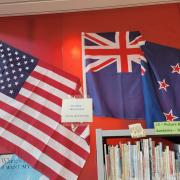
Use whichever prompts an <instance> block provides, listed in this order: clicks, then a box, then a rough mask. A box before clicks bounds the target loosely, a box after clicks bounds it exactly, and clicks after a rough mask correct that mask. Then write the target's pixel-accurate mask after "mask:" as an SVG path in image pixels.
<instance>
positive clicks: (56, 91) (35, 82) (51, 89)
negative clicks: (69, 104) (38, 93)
mask: <svg viewBox="0 0 180 180" xmlns="http://www.w3.org/2000/svg"><path fill="white" fill-rule="evenodd" d="M26 82H28V83H30V84H32V85H34V86H36V87H39V88H41V89H43V90H45V91H47V92H49V93H51V94H53V95H54V96H57V97H59V98H61V99H64V98H67V97H68V96H69V95H68V94H66V93H65V92H63V91H61V90H59V89H56V88H55V87H53V86H51V85H49V84H47V83H45V82H43V81H41V80H39V79H36V78H34V77H32V76H29V77H28V78H27V79H26Z"/></svg>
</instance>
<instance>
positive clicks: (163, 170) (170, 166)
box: [104, 138, 180, 180]
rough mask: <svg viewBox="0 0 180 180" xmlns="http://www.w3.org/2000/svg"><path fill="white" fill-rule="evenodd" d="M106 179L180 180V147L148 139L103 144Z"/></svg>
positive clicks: (179, 145)
mask: <svg viewBox="0 0 180 180" xmlns="http://www.w3.org/2000/svg"><path fill="white" fill-rule="evenodd" d="M104 155H105V156H104V158H105V170H106V171H105V177H106V180H180V144H176V145H173V148H172V147H171V148H170V147H169V146H168V145H165V144H163V143H162V142H155V141H154V140H152V139H151V138H149V139H141V140H140V141H136V142H134V143H131V142H127V143H119V144H118V145H115V146H113V145H107V144H104Z"/></svg>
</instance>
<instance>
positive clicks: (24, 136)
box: [0, 41, 90, 180]
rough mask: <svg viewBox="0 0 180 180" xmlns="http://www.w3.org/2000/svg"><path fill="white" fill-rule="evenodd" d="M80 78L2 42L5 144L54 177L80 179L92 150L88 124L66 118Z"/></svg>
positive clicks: (0, 112) (0, 130)
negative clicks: (67, 100) (64, 113)
mask: <svg viewBox="0 0 180 180" xmlns="http://www.w3.org/2000/svg"><path fill="white" fill-rule="evenodd" d="M78 88H79V81H78V79H77V78H76V77H74V76H72V75H70V74H68V73H66V72H64V71H61V70H59V69H57V68H55V67H52V66H50V65H47V64H44V63H42V62H40V61H38V59H37V58H34V57H33V56H31V55H28V54H26V53H24V52H22V51H21V50H18V49H16V48H14V47H12V46H10V45H8V44H6V43H4V42H2V41H0V144H1V146H4V147H6V148H7V149H8V150H11V151H12V152H14V153H16V154H17V155H18V156H19V157H21V158H22V159H23V160H25V161H26V162H27V163H29V164H30V165H31V166H32V167H34V168H35V169H37V170H39V171H40V172H41V173H42V174H44V175H46V176H48V177H49V178H50V179H58V180H59V179H69V180H73V179H77V178H78V175H79V173H80V171H81V169H82V168H83V166H84V164H85V161H86V159H87V157H88V155H89V153H90V147H89V144H88V137H89V129H88V126H86V125H84V126H83V125H81V126H77V127H76V128H75V129H72V128H71V126H65V125H63V124H62V123H61V115H60V114H61V105H62V99H64V98H69V96H71V97H72V96H75V95H76V94H77V92H78Z"/></svg>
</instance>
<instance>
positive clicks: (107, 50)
mask: <svg viewBox="0 0 180 180" xmlns="http://www.w3.org/2000/svg"><path fill="white" fill-rule="evenodd" d="M82 42H83V75H84V83H83V84H84V93H85V95H87V96H88V97H91V98H92V99H93V106H94V107H93V108H94V109H93V112H94V115H97V116H109V117H115V118H127V119H144V99H143V92H142V84H141V65H140V64H141V58H140V57H141V56H142V51H141V50H140V45H141V44H142V43H144V40H143V38H142V35H141V34H140V33H139V32H128V31H127V32H122V33H121V32H107V33H82Z"/></svg>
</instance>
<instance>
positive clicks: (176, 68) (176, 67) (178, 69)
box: [171, 63, 180, 74]
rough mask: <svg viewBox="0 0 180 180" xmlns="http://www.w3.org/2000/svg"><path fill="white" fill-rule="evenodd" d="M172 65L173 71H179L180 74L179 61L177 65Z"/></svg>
mask: <svg viewBox="0 0 180 180" xmlns="http://www.w3.org/2000/svg"><path fill="white" fill-rule="evenodd" d="M171 67H172V73H178V74H180V66H179V63H177V64H176V65H175V66H171Z"/></svg>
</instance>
